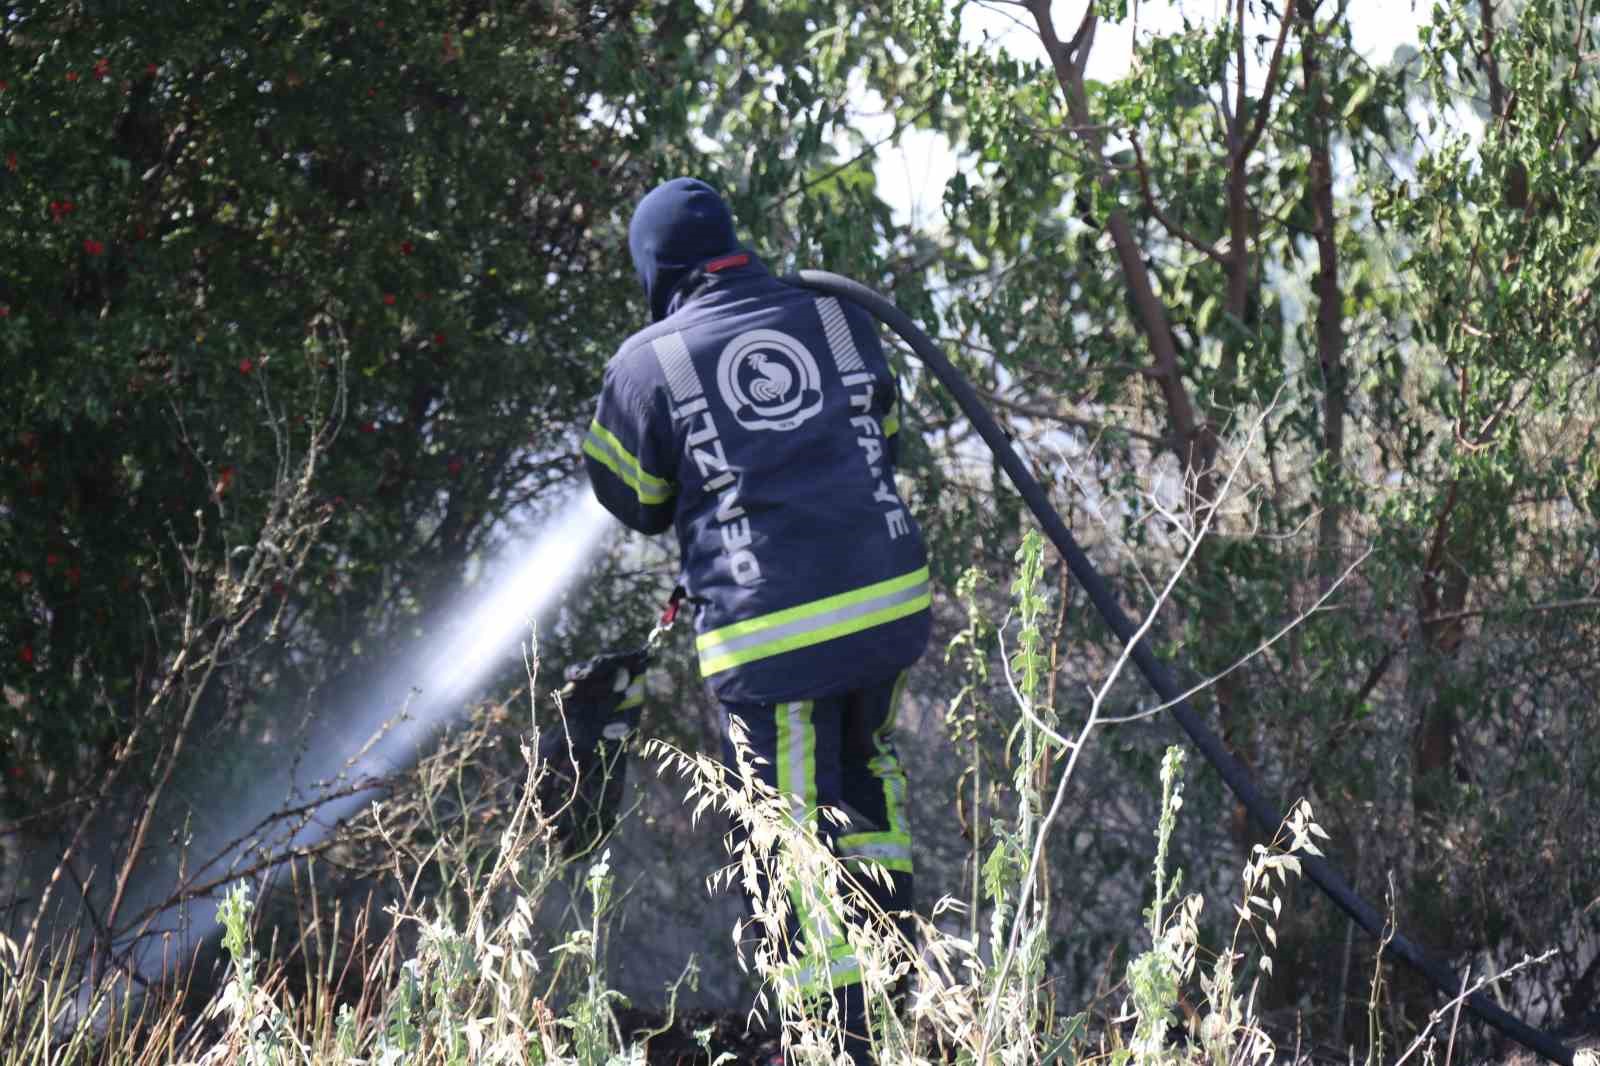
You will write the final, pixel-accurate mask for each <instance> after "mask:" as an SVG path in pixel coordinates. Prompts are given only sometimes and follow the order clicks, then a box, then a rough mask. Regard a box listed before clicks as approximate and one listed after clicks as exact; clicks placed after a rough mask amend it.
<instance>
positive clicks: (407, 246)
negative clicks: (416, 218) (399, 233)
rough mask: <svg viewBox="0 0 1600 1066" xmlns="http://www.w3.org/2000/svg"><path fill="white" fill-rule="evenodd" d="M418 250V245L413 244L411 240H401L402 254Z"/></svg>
mask: <svg viewBox="0 0 1600 1066" xmlns="http://www.w3.org/2000/svg"><path fill="white" fill-rule="evenodd" d="M416 250H417V246H416V245H414V244H412V243H411V242H410V241H401V242H400V254H401V255H410V254H411V253H412V252H414V251H416Z"/></svg>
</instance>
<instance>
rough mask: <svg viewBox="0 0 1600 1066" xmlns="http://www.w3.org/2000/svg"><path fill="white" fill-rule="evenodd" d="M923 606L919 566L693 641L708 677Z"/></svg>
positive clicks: (924, 587)
mask: <svg viewBox="0 0 1600 1066" xmlns="http://www.w3.org/2000/svg"><path fill="white" fill-rule="evenodd" d="M929 602H930V596H929V592H928V568H927V567H926V566H924V567H922V568H920V569H918V570H914V571H912V572H911V573H909V574H901V575H900V576H899V577H892V578H890V579H889V580H887V581H880V582H878V583H877V584H875V585H868V586H866V587H865V588H859V589H855V590H853V591H851V592H841V593H839V594H838V595H836V596H829V597H827V598H826V599H821V600H813V601H812V602H810V603H802V604H801V605H800V606H798V607H789V608H786V609H784V610H782V611H774V612H772V613H771V614H766V615H762V616H761V617H759V618H749V619H746V620H745V621H743V622H735V623H733V624H732V625H727V626H723V627H722V628H721V629H713V630H712V631H711V632H709V633H702V634H700V636H699V637H698V638H697V639H696V640H695V647H696V648H697V649H698V650H699V652H700V672H701V674H703V675H704V676H706V677H709V676H711V675H712V674H715V673H720V672H721V671H723V670H727V669H730V668H732V667H735V666H740V665H742V664H744V663H748V662H754V661H755V660H757V659H765V658H767V657H768V656H772V655H779V654H782V653H783V652H786V651H794V650H795V649H796V648H809V647H810V646H811V645H813V644H821V643H822V642H823V641H825V640H834V639H836V638H838V637H843V636H848V635H850V634H851V633H859V632H861V631H862V630H863V629H871V628H872V627H873V626H879V625H883V624H884V623H885V622H892V621H894V620H895V619H896V618H904V617H905V616H906V615H908V614H915V613H916V612H918V611H920V610H923V609H924V608H926V607H927V606H928V604H929Z"/></svg>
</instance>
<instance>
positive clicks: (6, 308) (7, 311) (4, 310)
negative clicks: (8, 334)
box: [0, 304, 11, 318]
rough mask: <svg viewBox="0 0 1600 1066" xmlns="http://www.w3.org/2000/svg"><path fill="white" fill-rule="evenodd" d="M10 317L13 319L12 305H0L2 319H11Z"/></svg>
mask: <svg viewBox="0 0 1600 1066" xmlns="http://www.w3.org/2000/svg"><path fill="white" fill-rule="evenodd" d="M10 317H11V305H10V304H0V318H10Z"/></svg>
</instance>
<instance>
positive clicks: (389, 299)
mask: <svg viewBox="0 0 1600 1066" xmlns="http://www.w3.org/2000/svg"><path fill="white" fill-rule="evenodd" d="M383 302H384V304H385V306H388V307H393V306H394V293H392V292H386V293H384V294H383Z"/></svg>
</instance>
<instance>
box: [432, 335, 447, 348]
mask: <svg viewBox="0 0 1600 1066" xmlns="http://www.w3.org/2000/svg"><path fill="white" fill-rule="evenodd" d="M444 342H445V335H444V334H443V333H435V334H434V335H433V346H434V347H435V348H443V347H444Z"/></svg>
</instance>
